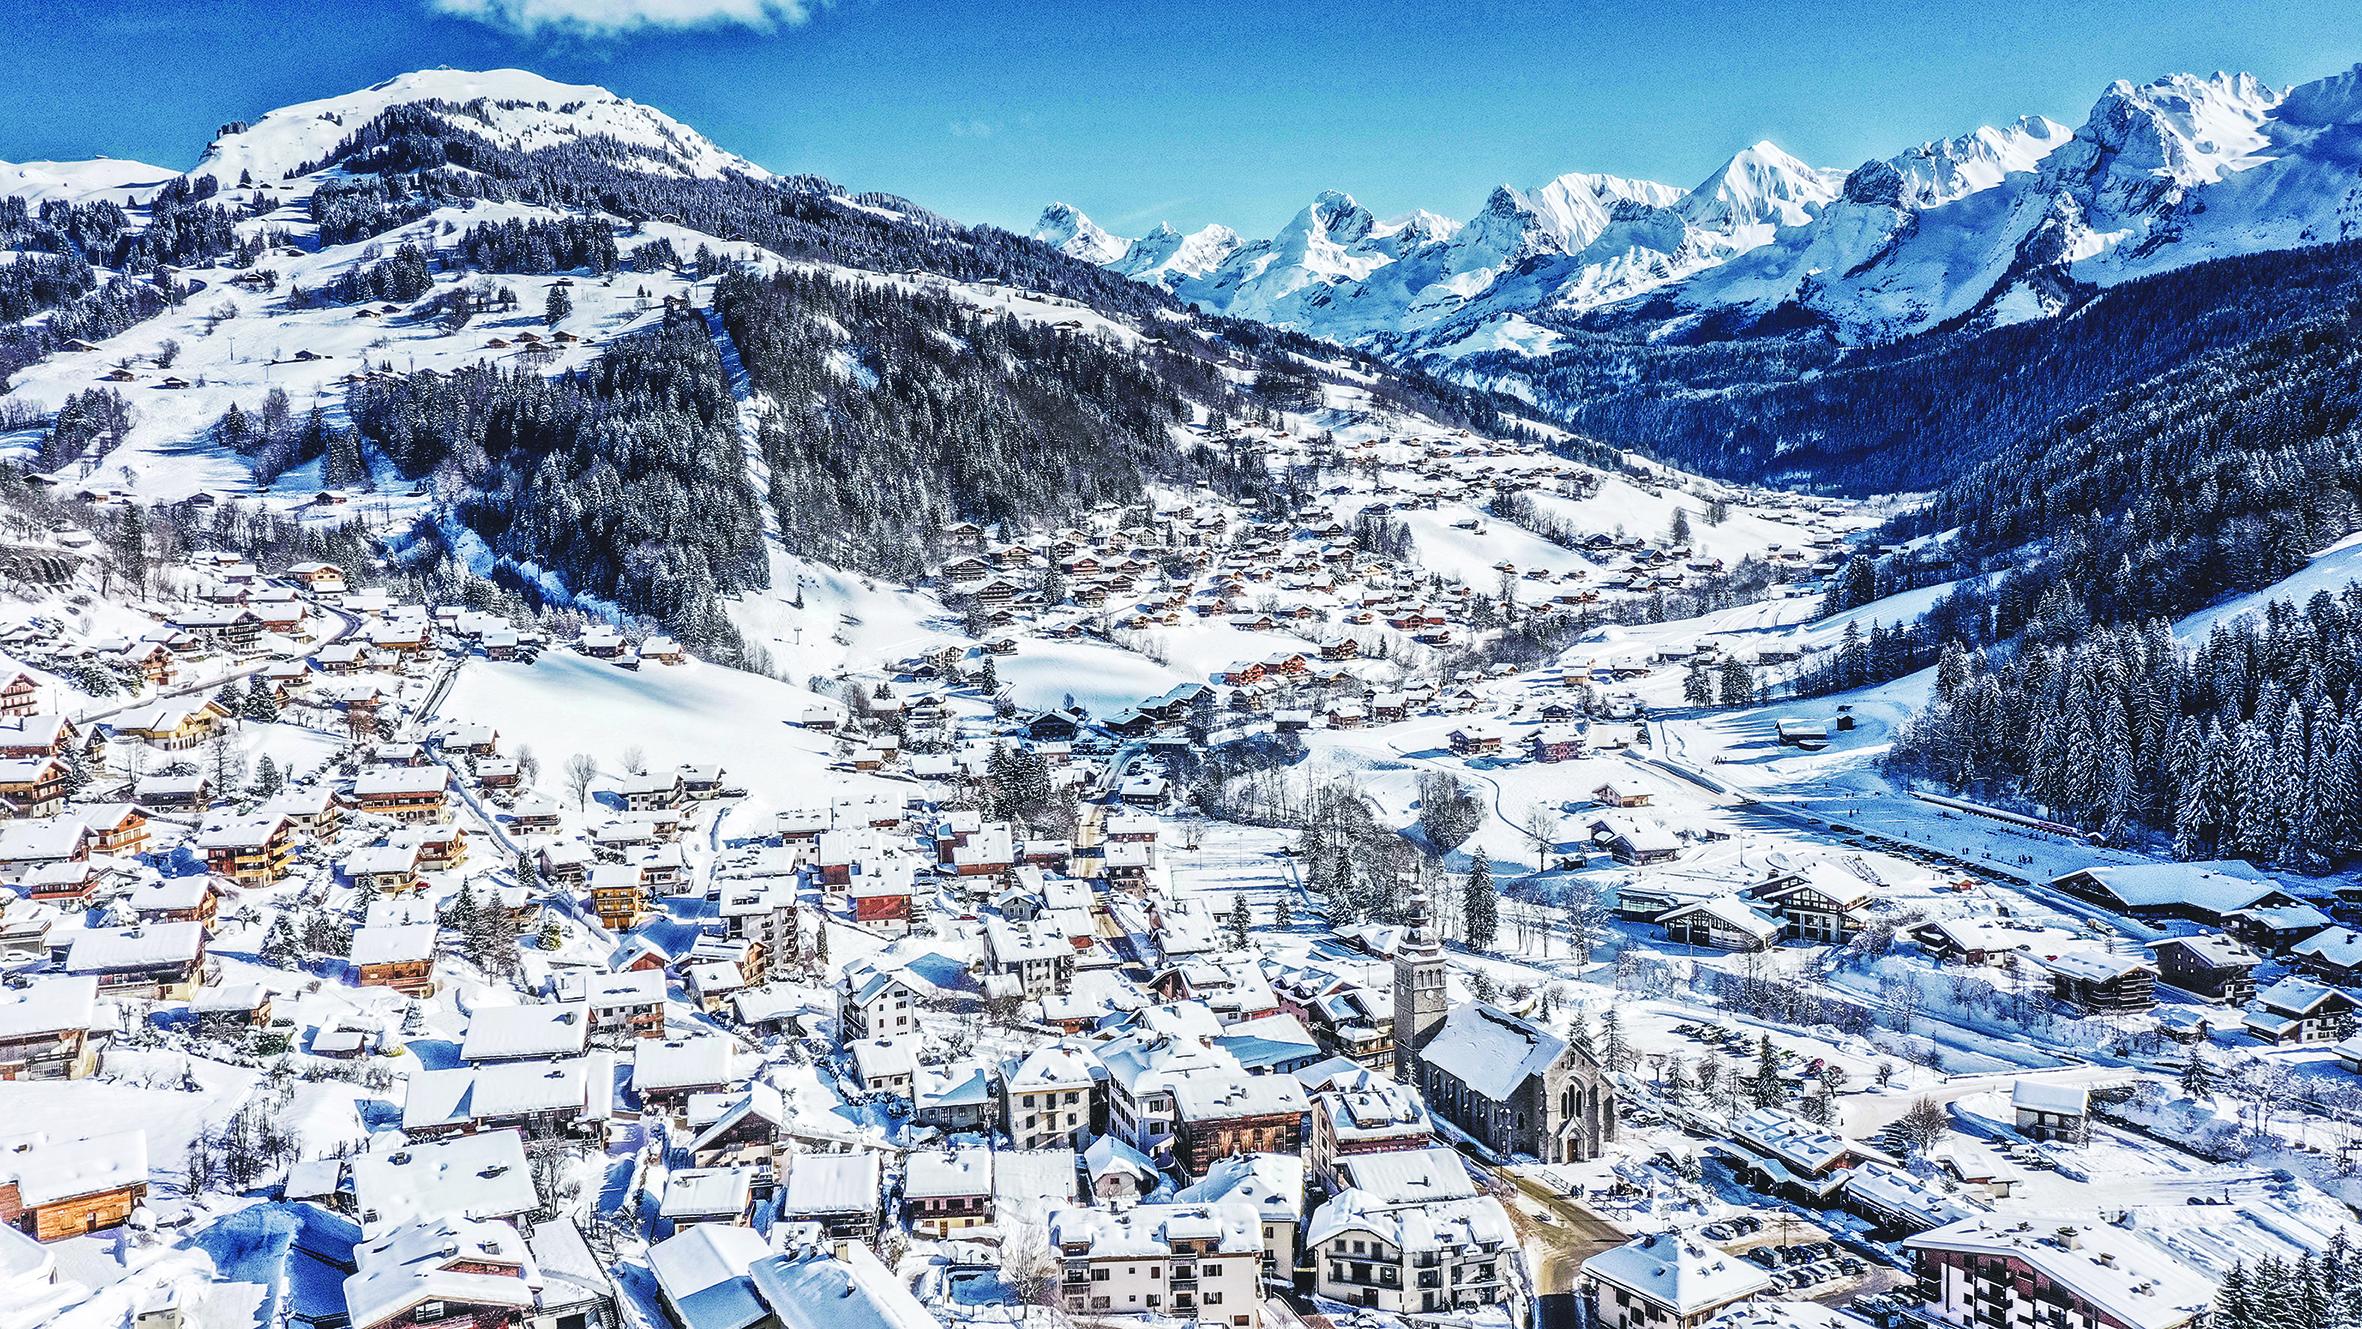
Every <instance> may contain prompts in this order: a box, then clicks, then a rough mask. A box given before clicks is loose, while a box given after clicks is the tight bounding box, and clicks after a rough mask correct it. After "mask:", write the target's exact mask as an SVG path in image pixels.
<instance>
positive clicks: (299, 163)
mask: <svg viewBox="0 0 2362 1329" xmlns="http://www.w3.org/2000/svg"><path fill="white" fill-rule="evenodd" d="M422 102H428V103H443V104H446V105H449V106H453V107H459V108H463V109H461V110H459V111H457V112H456V113H455V114H454V115H453V116H452V117H451V119H452V120H453V122H454V123H456V124H458V125H460V126H461V127H462V128H464V129H466V130H467V131H468V132H470V133H473V134H476V135H479V136H481V137H483V138H486V139H488V140H490V141H492V142H493V143H496V144H499V145H500V146H502V147H506V148H509V149H512V150H515V151H520V152H531V151H535V150H538V149H542V148H554V147H562V146H565V145H567V144H569V143H575V142H581V141H584V140H591V139H597V140H602V141H604V142H606V143H609V144H615V145H621V146H622V148H624V149H625V150H626V151H628V152H630V153H631V154H632V158H633V162H632V164H633V166H634V168H635V169H639V170H645V171H650V172H653V173H657V174H664V175H685V176H702V177H709V178H710V177H719V176H722V175H725V174H732V173H736V174H740V175H747V176H752V177H755V178H757V179H767V178H768V177H769V175H770V173H769V172H767V171H765V170H764V169H763V168H761V167H759V166H757V165H755V164H754V163H753V162H750V161H748V160H746V159H745V158H743V157H740V156H738V155H736V154H734V153H729V152H725V151H723V150H722V149H721V148H719V147H717V146H715V145H714V143H713V141H712V140H710V139H708V138H706V137H705V136H704V135H703V134H700V133H698V132H697V131H696V130H694V129H691V128H689V127H688V126H687V125H684V124H682V123H681V122H680V121H678V120H675V119H673V118H672V117H671V116H669V115H666V114H665V113H664V112H662V111H659V110H657V109H655V108H654V107H651V106H643V105H641V104H640V103H638V102H635V101H632V100H630V99H629V98H625V97H619V96H617V95H616V94H614V93H612V92H609V91H608V90H607V89H605V88H602V87H597V86H595V85H592V84H586V83H559V82H557V81H555V80H553V79H548V78H544V77H542V76H541V75H539V74H535V73H532V72H530V71H527V70H522V69H491V70H464V69H422V70H418V71H415V72H412V73H408V74H401V75H397V76H396V77H394V78H390V79H387V80H386V81H384V82H383V83H378V84H375V85H372V86H370V87H367V88H363V89H361V90H360V91H358V92H349V93H344V94H341V95H339V96H334V97H323V98H320V99H318V100H316V101H308V102H298V103H296V104H295V105H293V106H283V107H281V108H279V109H278V110H276V111H272V112H271V113H270V114H268V115H265V116H264V117H262V119H260V120H258V121H255V122H254V123H253V124H251V125H233V126H231V127H229V128H228V130H226V131H225V132H224V133H223V134H222V135H221V136H220V137H219V138H216V139H215V140H214V141H213V143H212V145H211V146H209V147H208V148H206V150H205V156H204V157H203V158H202V159H201V160H200V161H199V162H198V163H197V167H196V169H195V170H194V171H191V172H190V175H191V176H193V177H210V178H211V179H213V180H214V181H215V183H217V184H219V185H221V186H223V187H225V188H226V187H234V186H236V185H238V184H239V183H240V182H241V181H243V180H251V181H252V182H253V183H255V184H270V183H275V182H277V181H280V180H283V179H285V178H287V177H288V176H290V175H291V174H294V173H298V172H300V171H302V170H304V169H306V168H309V167H312V166H314V165H316V164H318V163H319V162H321V161H322V160H323V159H325V158H326V157H328V156H329V155H330V154H331V153H333V152H335V150H336V149H337V148H338V146H339V145H341V144H342V143H343V142H344V141H345V140H346V139H347V138H348V137H350V136H351V135H352V134H353V133H354V132H356V131H357V130H359V129H360V128H361V127H362V126H363V125H366V124H367V123H369V121H371V120H372V119H375V118H376V117H377V116H380V115H383V114H384V113H385V112H387V111H388V110H391V109H392V108H394V107H397V106H405V105H414V104H418V103H422Z"/></svg>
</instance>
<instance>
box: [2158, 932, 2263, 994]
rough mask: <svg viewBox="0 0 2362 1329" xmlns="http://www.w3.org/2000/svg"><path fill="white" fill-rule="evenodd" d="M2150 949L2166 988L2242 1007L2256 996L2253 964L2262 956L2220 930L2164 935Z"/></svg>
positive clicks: (2260, 960) (2260, 961)
mask: <svg viewBox="0 0 2362 1329" xmlns="http://www.w3.org/2000/svg"><path fill="white" fill-rule="evenodd" d="M2149 950H2150V953H2151V954H2153V955H2155V956H2156V957H2157V976H2158V978H2159V979H2160V980H2161V981H2163V982H2164V983H2165V984H2166V985H2167V986H2169V987H2176V988H2179V989H2181V990H2182V991H2184V992H2187V993H2189V994H2190V995H2192V996H2195V997H2204V998H2205V999H2206V1000H2208V1001H2219V1002H2222V1003H2224V1004H2225V1005H2229V1006H2244V1005H2246V1004H2247V1003H2248V1001H2249V1000H2250V999H2252V998H2253V997H2254V996H2255V967H2256V966H2257V965H2258V964H2261V963H2262V962H2263V961H2262V958H2261V957H2260V956H2258V955H2257V954H2256V953H2255V952H2254V951H2251V950H2249V949H2247V947H2245V946H2243V945H2241V944H2240V943H2239V942H2237V941H2235V940H2233V939H2231V938H2229V937H2226V936H2224V935H2222V934H2221V933H2219V932H2216V933H2202V934H2200V935H2197V936H2193V937H2167V938H2166V939H2164V940H2163V941H2160V942H2157V943H2156V944H2155V945H2153V946H2151V947H2150V948H2149Z"/></svg>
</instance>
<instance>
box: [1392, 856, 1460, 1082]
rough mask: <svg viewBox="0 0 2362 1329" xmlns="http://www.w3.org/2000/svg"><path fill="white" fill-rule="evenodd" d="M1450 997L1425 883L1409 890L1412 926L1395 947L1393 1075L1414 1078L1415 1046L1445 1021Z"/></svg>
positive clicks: (1416, 1069)
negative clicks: (1446, 987) (1444, 978)
mask: <svg viewBox="0 0 2362 1329" xmlns="http://www.w3.org/2000/svg"><path fill="white" fill-rule="evenodd" d="M1449 1004H1450V997H1449V996H1448V995H1447V993H1446V992H1445V989H1444V980H1443V946H1442V944H1441V943H1440V942H1438V941H1437V940H1436V936H1435V911H1434V910H1433V908H1431V907H1430V905H1429V903H1428V899H1427V891H1426V888H1425V887H1417V888H1414V890H1413V893H1412V895H1411V930H1410V931H1409V933H1407V934H1406V935H1405V936H1404V937H1403V939H1402V944H1401V945H1400V946H1398V947H1396V948H1395V952H1394V1078H1395V1079H1397V1080H1400V1081H1402V1082H1403V1083H1404V1084H1416V1083H1418V1078H1419V1077H1418V1060H1419V1048H1420V1047H1421V1046H1422V1045H1423V1044H1425V1043H1426V1042H1427V1036H1428V1035H1429V1034H1431V1033H1433V1032H1434V1031H1435V1027H1436V1026H1437V1025H1438V1024H1441V1023H1442V1022H1443V1016H1444V1008H1445V1007H1446V1006H1447V1005H1449Z"/></svg>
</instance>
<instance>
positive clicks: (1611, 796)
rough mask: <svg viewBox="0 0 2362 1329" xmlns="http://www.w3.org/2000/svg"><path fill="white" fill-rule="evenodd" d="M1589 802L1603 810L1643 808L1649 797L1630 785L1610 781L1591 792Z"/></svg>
mask: <svg viewBox="0 0 2362 1329" xmlns="http://www.w3.org/2000/svg"><path fill="white" fill-rule="evenodd" d="M1591 801H1592V802H1594V803H1597V804H1598V805H1599V806H1601V807H1603V808H1645V807H1647V806H1648V801H1649V795H1648V794H1646V793H1644V792H1642V791H1640V790H1637V789H1634V788H1632V787H1631V786H1630V785H1622V784H1617V783H1615V782H1613V781H1610V782H1609V783H1607V784H1603V785H1601V786H1600V787H1599V788H1597V789H1594V790H1592V791H1591Z"/></svg>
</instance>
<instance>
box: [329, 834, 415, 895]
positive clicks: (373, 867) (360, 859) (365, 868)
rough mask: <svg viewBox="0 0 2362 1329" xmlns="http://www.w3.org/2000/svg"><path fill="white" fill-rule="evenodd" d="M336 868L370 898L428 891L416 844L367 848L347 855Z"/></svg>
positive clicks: (383, 845) (407, 841)
mask: <svg viewBox="0 0 2362 1329" xmlns="http://www.w3.org/2000/svg"><path fill="white" fill-rule="evenodd" d="M337 867H338V870H339V871H341V872H342V873H343V874H344V878H345V880H346V881H348V882H350V883H352V885H353V886H354V887H356V888H357V889H359V890H361V891H362V892H364V893H365V894H369V895H411V894H415V893H417V892H419V891H423V890H424V889H426V879H425V878H423V877H421V876H420V875H419V863H418V844H417V842H416V841H409V840H402V841H389V842H387V843H384V844H373V845H366V846H363V847H362V848H359V849H355V850H353V851H352V852H350V853H348V854H346V855H345V856H344V859H343V861H342V862H340V863H339V864H338V865H337Z"/></svg>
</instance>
